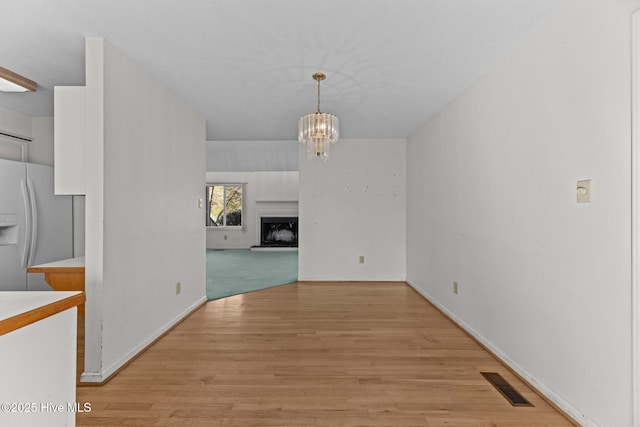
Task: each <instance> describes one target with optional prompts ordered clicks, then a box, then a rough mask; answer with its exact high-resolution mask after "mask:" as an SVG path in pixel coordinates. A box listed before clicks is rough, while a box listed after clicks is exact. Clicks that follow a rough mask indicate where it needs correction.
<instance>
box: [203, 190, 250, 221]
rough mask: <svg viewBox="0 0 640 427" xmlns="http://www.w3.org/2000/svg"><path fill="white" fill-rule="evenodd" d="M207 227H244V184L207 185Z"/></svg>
mask: <svg viewBox="0 0 640 427" xmlns="http://www.w3.org/2000/svg"><path fill="white" fill-rule="evenodd" d="M207 227H237V228H241V227H242V184H210V185H207Z"/></svg>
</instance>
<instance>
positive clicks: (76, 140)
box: [53, 86, 86, 195]
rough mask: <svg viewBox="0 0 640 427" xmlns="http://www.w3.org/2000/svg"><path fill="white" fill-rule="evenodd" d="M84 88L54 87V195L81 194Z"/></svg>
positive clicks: (84, 138) (83, 179)
mask: <svg viewBox="0 0 640 427" xmlns="http://www.w3.org/2000/svg"><path fill="white" fill-rule="evenodd" d="M85 95H86V88H85V87H84V86H56V87H55V88H54V103H53V104H54V136H53V139H54V154H53V157H54V164H55V165H56V168H55V193H56V194H70V195H84V194H86V187H85V181H86V180H85V165H86V162H85V145H86V116H85V111H86V96H85Z"/></svg>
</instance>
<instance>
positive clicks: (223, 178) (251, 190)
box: [202, 172, 298, 249]
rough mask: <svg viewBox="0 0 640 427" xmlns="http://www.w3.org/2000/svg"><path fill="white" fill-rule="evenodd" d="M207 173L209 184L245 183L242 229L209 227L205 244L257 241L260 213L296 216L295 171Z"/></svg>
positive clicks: (246, 244) (250, 243) (220, 245)
mask: <svg viewBox="0 0 640 427" xmlns="http://www.w3.org/2000/svg"><path fill="white" fill-rule="evenodd" d="M206 176H207V178H206V180H207V183H210V184H246V187H245V194H244V197H245V213H244V220H245V223H246V224H245V225H246V226H245V229H244V230H224V229H219V228H216V227H208V228H207V248H226V249H228V248H250V247H251V246H254V245H259V244H260V237H259V234H258V233H259V228H260V222H259V221H260V215H264V216H280V215H281V216H298V172H207V174H206ZM203 190H204V188H203ZM203 194H204V193H203ZM204 218H205V217H204V216H203V218H202V221H203V224H204V221H205V219H204ZM225 236H227V239H226V240H225V238H224V237H225Z"/></svg>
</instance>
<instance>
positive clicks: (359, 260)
mask: <svg viewBox="0 0 640 427" xmlns="http://www.w3.org/2000/svg"><path fill="white" fill-rule="evenodd" d="M358 262H359V263H360V264H364V255H360V257H359V258H358Z"/></svg>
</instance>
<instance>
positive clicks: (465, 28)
mask: <svg viewBox="0 0 640 427" xmlns="http://www.w3.org/2000/svg"><path fill="white" fill-rule="evenodd" d="M562 2H563V0H325V1H322V2H319V1H309V0H233V1H232V0H184V1H176V0H100V1H99V0H0V16H1V17H2V25H0V66H3V67H5V68H9V69H11V70H13V71H15V72H18V73H20V74H22V75H24V76H25V77H28V78H30V79H32V80H35V81H37V82H38V83H39V84H40V88H39V90H38V92H36V93H28V94H8V93H0V106H4V107H7V108H10V109H13V110H15V111H18V112H22V113H25V114H28V115H32V116H42V115H52V114H53V86H56V85H83V84H84V37H85V36H100V37H104V38H105V39H106V40H107V41H109V42H110V43H111V44H112V45H114V46H115V47H116V48H118V49H119V50H121V51H123V52H124V53H125V54H127V55H128V56H129V57H130V58H132V59H133V60H134V61H135V62H137V63H138V64H139V65H141V66H142V67H143V68H144V69H146V70H148V71H150V72H151V73H152V74H154V75H155V76H156V77H157V78H158V79H159V80H161V81H162V82H163V83H164V84H165V85H166V86H168V87H170V88H171V89H172V90H173V91H174V92H176V93H177V94H178V95H179V96H180V97H181V98H182V99H183V100H184V101H185V102H187V103H188V104H189V105H191V106H192V107H193V108H194V109H195V110H196V111H198V112H199V113H200V114H202V115H203V116H204V117H205V118H206V119H207V139H208V140H231V141H232V140H295V139H296V138H297V120H298V117H299V116H301V115H303V114H307V113H309V112H313V111H315V108H316V86H315V85H316V83H315V81H313V79H312V78H311V75H312V74H313V73H314V72H316V71H323V72H324V73H325V74H327V79H326V80H325V81H324V82H323V83H322V86H321V91H322V104H321V109H322V110H323V111H325V112H331V113H333V114H336V115H337V116H339V117H340V120H341V136H342V137H343V138H367V137H381V138H404V137H407V136H408V135H410V134H411V133H412V132H413V131H415V130H416V129H417V128H418V127H419V126H420V125H421V124H423V123H424V122H425V121H426V120H427V119H428V118H429V117H430V116H432V115H433V114H434V113H436V112H437V111H438V110H439V109H441V108H442V107H443V106H444V105H446V103H448V102H449V101H450V100H451V99H452V98H453V97H455V96H456V95H457V94H459V93H460V92H461V91H463V90H464V89H465V88H466V87H467V86H469V85H470V84H471V83H473V81H475V80H476V79H478V78H479V77H480V76H481V75H482V74H483V73H484V72H485V71H486V70H487V69H488V68H489V67H490V66H491V65H492V64H494V63H495V62H496V61H498V60H499V59H500V58H501V57H502V56H503V55H504V54H505V53H506V52H507V51H508V50H509V49H510V48H511V47H512V46H513V45H514V44H515V43H516V42H517V41H518V40H519V39H521V38H522V37H523V36H525V35H526V34H527V33H529V32H530V31H531V30H532V29H533V28H535V26H536V25H538V24H539V23H540V22H541V21H542V19H544V17H546V16H547V15H549V14H550V13H551V12H552V11H553V10H554V8H556V7H557V6H558V5H559V4H560V3H562Z"/></svg>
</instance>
